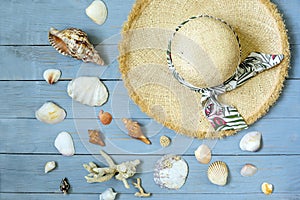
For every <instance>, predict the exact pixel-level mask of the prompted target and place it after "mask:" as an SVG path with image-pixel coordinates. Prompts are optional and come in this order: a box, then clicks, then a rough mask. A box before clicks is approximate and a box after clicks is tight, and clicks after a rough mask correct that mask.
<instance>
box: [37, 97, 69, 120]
mask: <svg viewBox="0 0 300 200" xmlns="http://www.w3.org/2000/svg"><path fill="white" fill-rule="evenodd" d="M35 117H36V118H37V119H38V120H39V121H41V122H45V123H47V124H56V123H59V122H61V121H63V120H64V119H65V117H66V112H65V110H64V109H62V108H61V107H59V106H58V105H56V104H54V103H52V102H47V103H44V105H43V106H42V107H40V108H39V109H38V110H37V111H36V112H35Z"/></svg>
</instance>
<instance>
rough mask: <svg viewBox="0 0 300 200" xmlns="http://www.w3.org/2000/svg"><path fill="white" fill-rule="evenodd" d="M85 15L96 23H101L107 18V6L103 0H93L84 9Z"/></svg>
mask: <svg viewBox="0 0 300 200" xmlns="http://www.w3.org/2000/svg"><path fill="white" fill-rule="evenodd" d="M85 13H86V15H87V16H88V17H89V18H91V20H93V21H94V22H95V23H96V24H99V25H102V24H103V23H104V22H105V20H106V18H107V8H106V5H105V3H104V2H103V1H100V0H95V1H93V2H92V3H91V4H90V5H89V7H87V8H86V9H85Z"/></svg>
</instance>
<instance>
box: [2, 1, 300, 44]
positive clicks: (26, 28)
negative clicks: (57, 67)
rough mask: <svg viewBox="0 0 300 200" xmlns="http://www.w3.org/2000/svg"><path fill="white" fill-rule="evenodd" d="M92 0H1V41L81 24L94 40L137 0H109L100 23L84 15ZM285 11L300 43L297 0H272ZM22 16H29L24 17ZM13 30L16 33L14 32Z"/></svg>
mask: <svg viewBox="0 0 300 200" xmlns="http://www.w3.org/2000/svg"><path fill="white" fill-rule="evenodd" d="M90 2H91V1H84V0H78V1H72V0H65V1H60V2H57V1H55V0H52V1H32V0H26V1H22V3H20V2H18V1H9V0H5V1H2V2H1V3H2V6H1V8H0V18H1V19H4V20H1V22H0V26H1V31H0V38H1V40H0V45H47V44H48V41H47V40H48V39H47V32H48V30H49V28H50V27H51V26H54V27H56V28H58V29H63V28H66V27H78V28H82V29H83V30H85V31H86V32H87V33H88V35H89V36H90V39H91V41H92V42H93V43H96V44H98V43H99V42H101V41H102V40H104V39H106V38H109V37H110V36H112V35H114V34H117V33H119V32H120V30H121V26H122V24H123V22H124V21H126V20H127V15H128V13H129V12H130V10H131V7H132V5H133V2H134V0H127V1H120V0H109V1H108V0H106V1H105V3H106V5H107V7H108V18H107V21H106V22H105V24H104V25H102V26H98V25H96V24H95V23H94V22H92V21H91V20H90V19H89V18H88V17H87V16H86V15H85V8H86V7H87V6H88V5H89V4H90ZM273 2H274V3H275V4H277V5H278V7H279V9H280V10H281V12H282V13H283V14H284V18H285V20H286V24H287V27H288V29H289V35H290V37H291V43H292V44H300V36H299V30H300V22H299V20H296V19H298V17H299V10H300V5H299V2H298V0H288V1H287V0H273ZM23 19H26V21H25V20H23ZM12 33H13V34H12Z"/></svg>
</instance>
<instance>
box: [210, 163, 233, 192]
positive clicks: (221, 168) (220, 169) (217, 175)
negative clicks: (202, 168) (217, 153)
mask: <svg viewBox="0 0 300 200" xmlns="http://www.w3.org/2000/svg"><path fill="white" fill-rule="evenodd" d="M207 177H208V179H209V181H210V182H211V183H213V184H216V185H220V186H224V185H226V183H227V177H228V168H227V165H226V164H225V163H224V162H222V161H216V162H213V163H212V164H211V165H210V166H209V167H208V170H207Z"/></svg>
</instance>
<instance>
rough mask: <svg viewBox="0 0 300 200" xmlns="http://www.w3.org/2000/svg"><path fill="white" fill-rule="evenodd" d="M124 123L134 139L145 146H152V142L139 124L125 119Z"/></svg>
mask: <svg viewBox="0 0 300 200" xmlns="http://www.w3.org/2000/svg"><path fill="white" fill-rule="evenodd" d="M122 121H123V123H124V125H125V127H126V129H127V130H128V135H129V136H130V137H132V138H135V139H138V140H140V141H142V142H144V143H145V144H151V141H150V140H149V139H148V138H147V137H146V136H145V135H144V133H143V132H142V129H141V127H140V125H139V124H138V123H137V122H134V121H132V120H131V119H126V118H123V120H122Z"/></svg>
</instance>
